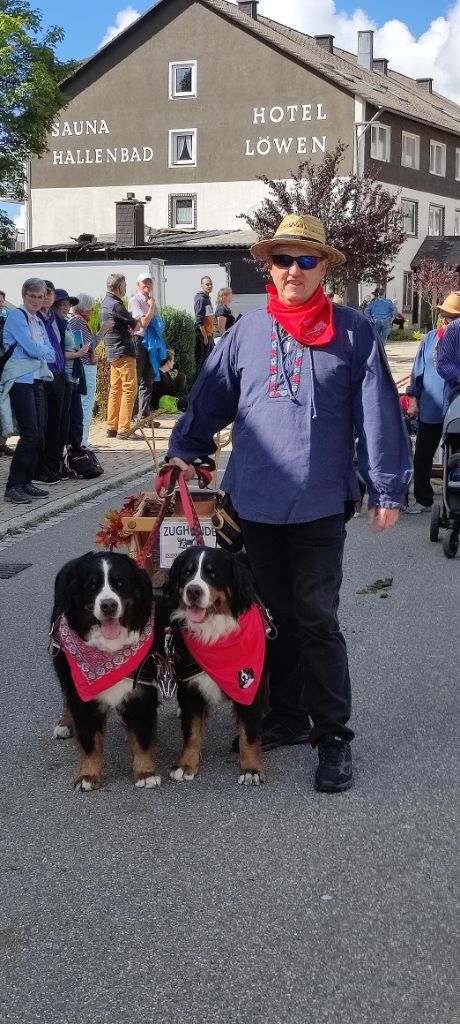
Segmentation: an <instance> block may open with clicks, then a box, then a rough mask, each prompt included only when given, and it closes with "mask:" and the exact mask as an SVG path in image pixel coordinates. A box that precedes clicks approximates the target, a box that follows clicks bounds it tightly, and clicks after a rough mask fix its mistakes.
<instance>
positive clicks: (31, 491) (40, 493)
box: [22, 484, 50, 498]
mask: <svg viewBox="0 0 460 1024" xmlns="http://www.w3.org/2000/svg"><path fill="white" fill-rule="evenodd" d="M22 489H23V491H25V492H26V494H28V495H29V497H31V498H47V497H48V495H49V493H50V492H49V491H45V489H44V487H36V486H35V484H24V486H23V488H22Z"/></svg>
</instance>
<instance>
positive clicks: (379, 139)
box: [371, 124, 391, 163]
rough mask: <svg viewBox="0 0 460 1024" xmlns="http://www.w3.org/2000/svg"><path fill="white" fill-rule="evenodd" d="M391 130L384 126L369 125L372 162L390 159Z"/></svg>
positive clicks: (386, 161)
mask: <svg viewBox="0 0 460 1024" xmlns="http://www.w3.org/2000/svg"><path fill="white" fill-rule="evenodd" d="M390 142H391V128H389V127H388V125H386V124H371V157H372V159H373V160H383V161H384V162H385V163H388V162H389V159H390Z"/></svg>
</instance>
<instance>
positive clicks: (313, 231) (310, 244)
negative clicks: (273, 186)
mask: <svg viewBox="0 0 460 1024" xmlns="http://www.w3.org/2000/svg"><path fill="white" fill-rule="evenodd" d="M289 243H292V244H293V245H298V246H300V247H302V248H304V249H305V251H306V252H307V251H308V253H310V254H311V255H318V256H321V257H322V258H323V259H326V260H327V261H328V263H329V266H330V267H338V266H340V264H341V263H345V256H344V254H343V252H339V250H338V249H334V247H333V246H332V245H328V244H327V242H326V236H325V233H324V226H323V224H322V223H321V221H320V220H318V218H317V217H310V216H309V214H298V213H290V214H289V215H288V216H287V217H285V218H284V220H282V221H281V224H280V225H279V227H277V229H276V231H275V234H274V235H273V238H266V239H264V240H263V241H261V242H256V243H255V245H252V246H251V252H252V255H253V256H255V257H256V259H258V260H268V259H269V257H270V256H271V254H272V252H273V251H274V249H275V248H276V247H277V246H279V245H286V246H287V245H288V244H289Z"/></svg>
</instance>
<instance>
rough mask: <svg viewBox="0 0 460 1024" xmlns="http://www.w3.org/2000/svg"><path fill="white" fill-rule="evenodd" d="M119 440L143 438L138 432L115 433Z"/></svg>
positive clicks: (141, 439) (139, 439) (138, 439)
mask: <svg viewBox="0 0 460 1024" xmlns="http://www.w3.org/2000/svg"><path fill="white" fill-rule="evenodd" d="M117 438H118V440H119V441H143V440H144V438H143V437H141V435H140V434H117Z"/></svg>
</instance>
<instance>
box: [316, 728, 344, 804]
mask: <svg viewBox="0 0 460 1024" xmlns="http://www.w3.org/2000/svg"><path fill="white" fill-rule="evenodd" d="M318 758H319V764H318V767H317V769H316V775H315V789H317V790H318V791H319V792H320V793H342V792H343V791H344V790H345V789H350V786H351V785H352V783H353V768H352V762H351V748H350V744H349V743H348V740H346V739H344V738H343V736H322V737H321V739H320V741H319V743H318Z"/></svg>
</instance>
